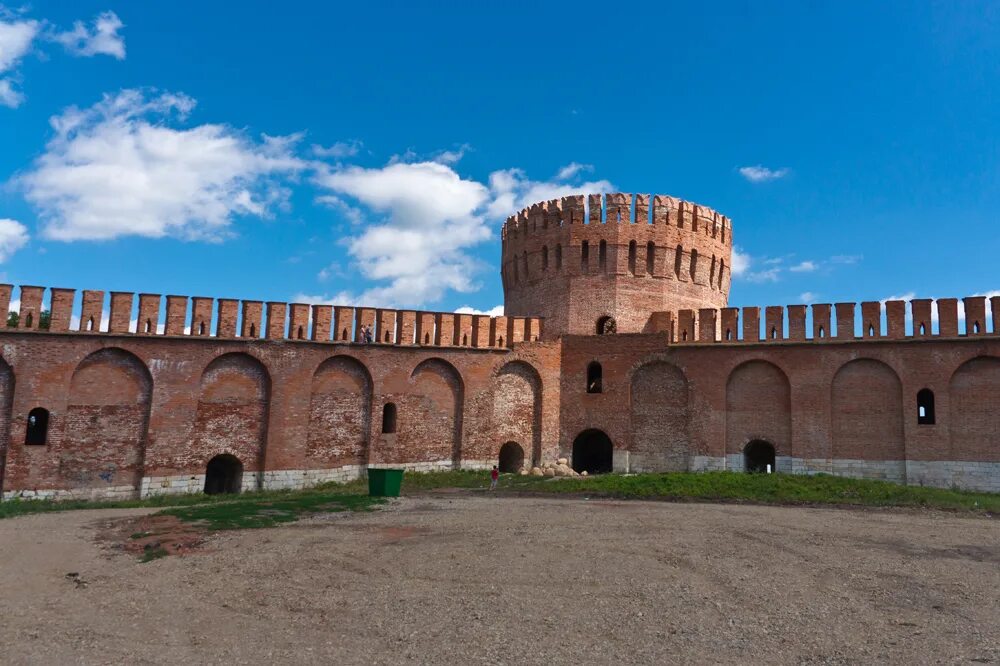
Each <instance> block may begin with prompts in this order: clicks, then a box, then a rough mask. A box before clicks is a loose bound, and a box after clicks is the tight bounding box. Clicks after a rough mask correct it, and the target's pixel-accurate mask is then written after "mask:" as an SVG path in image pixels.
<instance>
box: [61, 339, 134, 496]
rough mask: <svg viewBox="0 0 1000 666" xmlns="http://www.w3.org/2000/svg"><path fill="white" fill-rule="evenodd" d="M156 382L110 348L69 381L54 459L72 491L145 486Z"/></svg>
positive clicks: (130, 359) (128, 355) (121, 351)
mask: <svg viewBox="0 0 1000 666" xmlns="http://www.w3.org/2000/svg"><path fill="white" fill-rule="evenodd" d="M152 396H153V378H152V375H151V374H150V373H149V369H148V368H147V367H146V364H145V363H143V362H142V361H141V360H140V359H139V358H138V357H136V356H135V355H134V354H132V353H130V352H127V351H125V350H124V349H118V348H115V347H108V348H105V349H101V350H99V351H96V352H94V353H92V354H90V355H89V356H87V357H86V358H84V359H83V360H82V361H81V362H80V364H79V365H77V366H76V368H75V369H74V370H73V375H72V377H71V378H70V387H69V399H68V400H67V405H66V413H65V416H64V417H63V419H62V421H63V423H62V425H61V432H62V439H61V441H60V443H59V445H58V446H57V447H55V450H54V451H53V453H54V455H55V456H57V457H58V460H59V470H60V474H61V476H62V477H63V481H64V482H65V483H67V484H68V485H69V486H70V487H80V488H87V487H92V488H101V487H115V486H132V487H133V488H139V484H140V482H141V481H142V475H143V467H144V463H145V453H146V435H147V430H148V428H149V411H150V406H151V404H152Z"/></svg>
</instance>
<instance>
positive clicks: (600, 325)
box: [597, 315, 618, 335]
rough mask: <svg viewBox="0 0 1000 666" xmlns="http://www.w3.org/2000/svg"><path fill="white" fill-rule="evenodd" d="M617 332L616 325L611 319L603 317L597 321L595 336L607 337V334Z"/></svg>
mask: <svg viewBox="0 0 1000 666" xmlns="http://www.w3.org/2000/svg"><path fill="white" fill-rule="evenodd" d="M617 330H618V325H617V324H616V323H615V320H614V318H613V317H608V316H607V315H605V316H604V317H601V318H600V319H598V320H597V334H598V335H608V334H609V333H614V332H616V331H617Z"/></svg>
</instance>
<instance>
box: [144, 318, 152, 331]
mask: <svg viewBox="0 0 1000 666" xmlns="http://www.w3.org/2000/svg"><path fill="white" fill-rule="evenodd" d="M152 330H153V322H152V321H150V320H149V319H147V320H146V326H145V332H146V333H149V332H151V331H152Z"/></svg>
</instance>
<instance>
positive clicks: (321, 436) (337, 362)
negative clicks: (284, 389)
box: [306, 355, 372, 468]
mask: <svg viewBox="0 0 1000 666" xmlns="http://www.w3.org/2000/svg"><path fill="white" fill-rule="evenodd" d="M371 410H372V378H371V373H369V372H368V368H367V367H366V366H365V365H364V364H363V363H362V362H361V361H359V360H358V359H356V358H354V357H353V356H346V355H338V356H332V357H330V358H328V359H326V360H325V361H323V362H322V363H320V364H319V366H318V367H317V368H316V371H315V372H314V373H313V376H312V382H311V387H310V392H309V431H308V434H307V437H306V452H307V454H308V456H309V458H310V460H312V461H313V462H314V463H315V464H318V465H322V466H323V467H325V468H335V467H342V466H344V465H364V464H366V463H367V462H368V457H369V442H368V439H369V436H370V435H369V433H370V432H371Z"/></svg>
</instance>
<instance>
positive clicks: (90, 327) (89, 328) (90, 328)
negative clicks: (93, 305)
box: [87, 317, 94, 331]
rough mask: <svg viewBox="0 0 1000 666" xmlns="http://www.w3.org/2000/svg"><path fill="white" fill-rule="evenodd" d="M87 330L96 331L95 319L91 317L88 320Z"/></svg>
mask: <svg viewBox="0 0 1000 666" xmlns="http://www.w3.org/2000/svg"><path fill="white" fill-rule="evenodd" d="M87 330H88V331H93V330H94V318H93V317H91V318H90V319H88V320H87Z"/></svg>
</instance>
